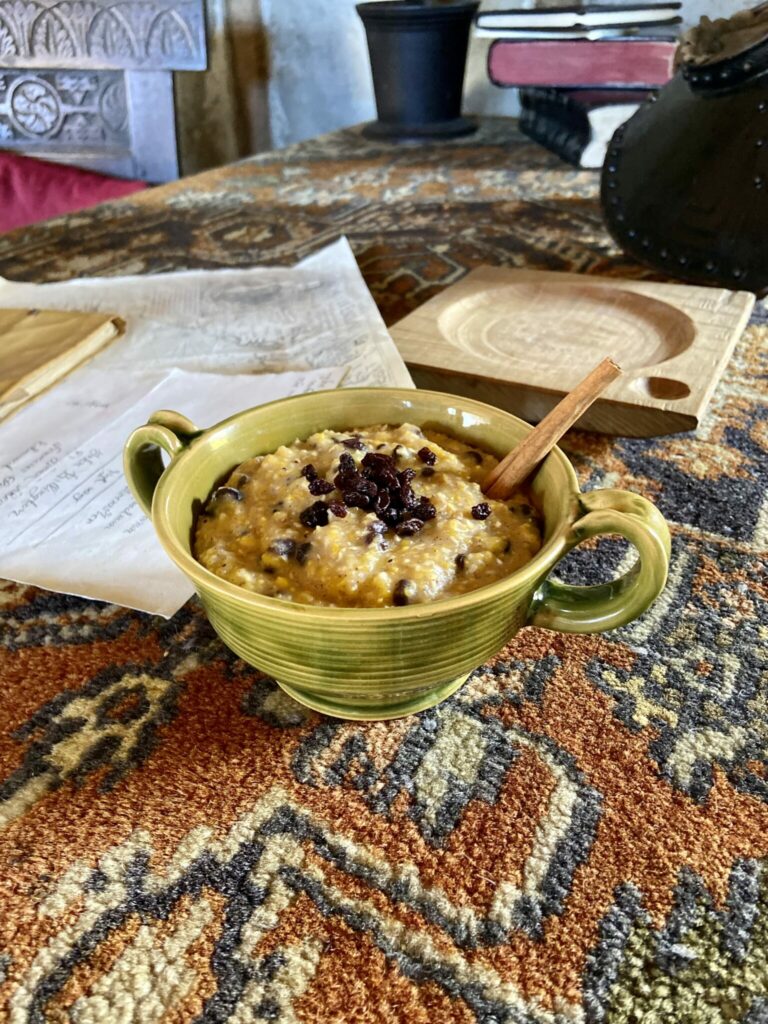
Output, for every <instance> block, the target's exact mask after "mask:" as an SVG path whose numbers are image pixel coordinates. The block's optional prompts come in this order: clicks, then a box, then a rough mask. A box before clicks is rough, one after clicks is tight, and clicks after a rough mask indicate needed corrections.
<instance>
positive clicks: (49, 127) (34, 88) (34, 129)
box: [8, 77, 64, 139]
mask: <svg viewBox="0 0 768 1024" xmlns="http://www.w3.org/2000/svg"><path fill="white" fill-rule="evenodd" d="M8 115H9V117H10V120H11V122H12V123H13V125H14V127H15V128H17V129H18V130H19V131H20V132H22V133H23V134H24V135H27V136H29V137H30V138H35V139H39V138H50V137H51V136H53V135H55V134H56V133H57V131H58V130H59V128H61V122H62V120H63V116H64V114H63V111H62V109H61V102H60V100H59V97H58V95H57V93H56V90H55V89H54V88H53V86H52V85H49V84H48V82H45V81H43V79H42V78H37V77H29V78H20V79H19V80H18V81H17V82H15V83H14V85H13V86H12V88H11V94H10V97H9V100H8Z"/></svg>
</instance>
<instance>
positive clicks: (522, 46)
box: [488, 39, 677, 88]
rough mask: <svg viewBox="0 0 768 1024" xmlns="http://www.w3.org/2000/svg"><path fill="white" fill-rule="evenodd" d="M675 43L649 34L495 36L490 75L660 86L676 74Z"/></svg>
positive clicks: (511, 82) (568, 83) (517, 80)
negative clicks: (551, 37) (599, 37)
mask: <svg viewBox="0 0 768 1024" xmlns="http://www.w3.org/2000/svg"><path fill="white" fill-rule="evenodd" d="M676 49H677V44H676V43H674V42H665V41H662V40H651V39H642V40H637V41H635V40H626V39H610V40H598V41H594V42H590V41H588V40H581V39H576V40H569V41H567V42H566V41H565V40H561V41H558V40H548V39H537V40H530V41H528V40H522V41H520V42H518V41H516V40H511V39H497V40H496V41H495V42H494V43H492V44H491V48H490V51H489V53H488V76H489V78H490V79H491V81H492V82H493V83H494V85H503V86H528V85H534V86H535V85H551V86H558V87H560V88H563V87H570V88H574V87H576V88H578V87H579V86H610V87H617V88H618V87H627V86H658V85H664V84H665V82H668V81H669V79H670V78H671V77H672V73H673V62H674V56H675V50H676Z"/></svg>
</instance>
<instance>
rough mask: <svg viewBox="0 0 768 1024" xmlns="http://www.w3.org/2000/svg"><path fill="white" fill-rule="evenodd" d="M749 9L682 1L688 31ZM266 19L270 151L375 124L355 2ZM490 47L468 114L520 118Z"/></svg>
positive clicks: (284, 4)
mask: <svg viewBox="0 0 768 1024" xmlns="http://www.w3.org/2000/svg"><path fill="white" fill-rule="evenodd" d="M516 2H517V3H519V5H520V6H523V5H524V4H523V3H522V2H521V0H516ZM510 6H513V5H512V4H510ZM530 6H534V5H533V4H531V5H530ZM745 6H749V4H748V3H742V2H741V0H684V3H683V12H682V13H683V16H684V19H685V21H686V23H687V24H695V22H696V21H697V20H698V19H699V18H700V17H701V16H702V15H704V14H707V15H709V16H710V17H724V16H729V15H731V14H733V13H734V12H735V11H737V10H739V9H741V8H742V7H745ZM261 14H262V19H263V24H264V33H265V39H266V44H267V52H268V61H269V63H268V81H267V90H266V92H267V105H268V120H269V126H270V127H269V131H270V135H271V140H270V141H271V145H272V146H274V147H282V146H287V145H290V143H292V142H299V141H300V140H301V139H306V138H309V137H311V136H313V135H319V134H321V133H323V132H328V131H333V130H335V129H337V128H342V127H346V126H347V125H352V124H358V123H359V122H361V121H369V120H371V119H372V118H373V117H375V106H374V101H373V86H372V84H371V73H370V67H369V64H368V51H367V48H366V42H365V33H364V31H363V27H362V23H361V21H360V19H359V17H358V15H357V12H356V11H355V0H261ZM488 45H489V44H488V42H487V41H486V40H480V39H473V40H472V42H471V44H470V51H469V57H468V61H467V74H466V79H465V87H464V97H465V102H464V105H465V109H466V110H467V111H468V112H470V113H475V114H515V113H516V112H517V109H518V107H517V93H516V90H514V89H499V88H497V87H495V86H493V85H491V83H490V82H489V81H488V79H487V77H486V71H485V59H486V53H487V49H488Z"/></svg>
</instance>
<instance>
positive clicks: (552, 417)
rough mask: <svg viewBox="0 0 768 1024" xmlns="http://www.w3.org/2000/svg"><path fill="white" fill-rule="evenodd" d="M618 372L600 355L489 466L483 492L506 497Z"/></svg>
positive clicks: (617, 368) (500, 498)
mask: <svg viewBox="0 0 768 1024" xmlns="http://www.w3.org/2000/svg"><path fill="white" fill-rule="evenodd" d="M621 372H622V371H621V368H620V367H619V366H617V365H616V363H614V362H613V360H612V359H603V361H602V362H601V363H599V364H598V365H597V366H596V367H595V368H594V370H592V372H591V373H589V374H587V376H586V377H585V378H584V380H582V381H581V382H580V383H579V384H577V385H576V387H575V388H574V389H573V390H572V391H569V392H568V394H567V395H566V396H565V398H563V399H562V401H560V402H558V403H557V405H556V406H555V408H554V409H552V410H550V412H548V413H547V415H546V416H545V417H544V419H543V420H542V421H541V423H539V424H538V426H536V427H534V428H533V430H532V431H531V432H530V434H528V436H527V437H526V438H525V440H524V441H522V442H521V443H520V444H519V445H518V446H517V447H516V448H513V449H512V451H511V452H509V454H508V455H506V456H505V457H504V458H503V459H502V460H501V462H500V463H499V464H498V466H496V467H495V468H494V469H492V470H491V472H490V473H489V474H488V476H487V477H486V478H485V480H484V481H483V492H484V493H485V494H487V495H488V497H489V498H497V499H499V500H500V501H503V500H504V499H505V498H508V497H509V496H510V495H511V494H512V492H513V491H514V490H515V489H516V488H518V487H519V486H520V485H521V484H522V483H523V481H524V480H525V479H526V478H527V477H528V476H530V474H531V473H532V472H533V470H534V469H536V467H537V466H538V465H539V463H540V462H541V461H542V460H543V459H544V457H545V456H546V455H548V454H549V453H550V452H551V451H552V449H553V448H554V446H555V445H556V444H557V442H558V441H559V440H560V438H561V437H562V436H563V434H564V433H565V432H566V431H567V430H568V429H569V428H570V427H572V426H573V424H574V423H575V422H576V420H578V419H579V417H580V416H582V415H583V414H584V412H586V410H587V409H588V408H589V407H590V405H592V403H593V402H594V401H595V399H596V398H597V397H598V396H599V395H600V394H602V392H603V391H605V389H606V388H607V387H608V385H609V384H610V383H612V382H613V381H614V380H616V378H617V377H619V376H620V375H621Z"/></svg>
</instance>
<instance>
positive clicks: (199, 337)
mask: <svg viewBox="0 0 768 1024" xmlns="http://www.w3.org/2000/svg"><path fill="white" fill-rule="evenodd" d="M13 306H18V307H19V308H29V309H32V308H36V309H65V310H67V309H68V310H80V311H93V312H107V313H117V314H118V315H119V316H121V317H123V318H124V319H125V320H126V321H127V330H126V332H125V334H124V335H123V337H122V338H120V339H119V340H118V341H116V342H114V343H113V344H112V345H110V346H109V347H108V348H106V349H105V350H104V351H102V352H101V353H100V354H99V355H97V356H96V357H94V359H93V360H92V361H91V363H90V364H89V365H90V366H93V367H96V368H98V369H105V370H106V369H111V370H118V369H125V370H132V371H135V370H136V369H141V370H143V371H157V370H163V369H165V370H170V369H173V368H175V367H178V368H181V369H184V370H190V371H208V372H215V373H278V372H283V371H286V370H315V369H320V368H322V367H327V366H347V367H348V368H349V369H348V373H347V375H346V377H345V379H344V386H345V387H365V386H380V387H413V381H412V380H411V377H410V374H409V373H408V370H407V369H406V367H405V363H404V362H403V360H402V359H401V357H400V354H399V353H398V351H397V348H396V347H395V345H394V342H393V341H392V339H391V338H390V336H389V333H388V331H387V329H386V327H385V325H384V321H383V320H382V318H381V315H380V313H379V311H378V309H377V307H376V303H375V302H374V301H373V298H372V296H371V294H370V292H369V291H368V288H367V287H366V284H365V281H364V280H363V277H362V275H361V273H360V270H359V268H358V266H357V262H356V260H355V257H354V254H353V252H352V250H351V248H350V246H349V243H348V242H347V240H346V239H345V238H342V239H340V240H339V241H338V242H334V243H333V244H332V245H329V246H326V247H325V248H324V249H321V250H320V251H319V252H318V253H316V254H314V255H313V256H310V257H309V258H307V259H305V260H303V261H302V262H301V263H298V264H297V265H296V266H295V267H293V268H290V269H283V268H274V267H253V268H248V269H245V270H241V269H238V270H211V271H209V270H194V271H183V272H180V273H170V274H156V275H148V276H143V277H139V276H134V277H117V278H79V279H77V280H74V281H66V282H63V283H60V284H42V285H38V284H26V283H18V282H13V281H6V280H3V279H2V278H0V307H6V308H7V307H13Z"/></svg>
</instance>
